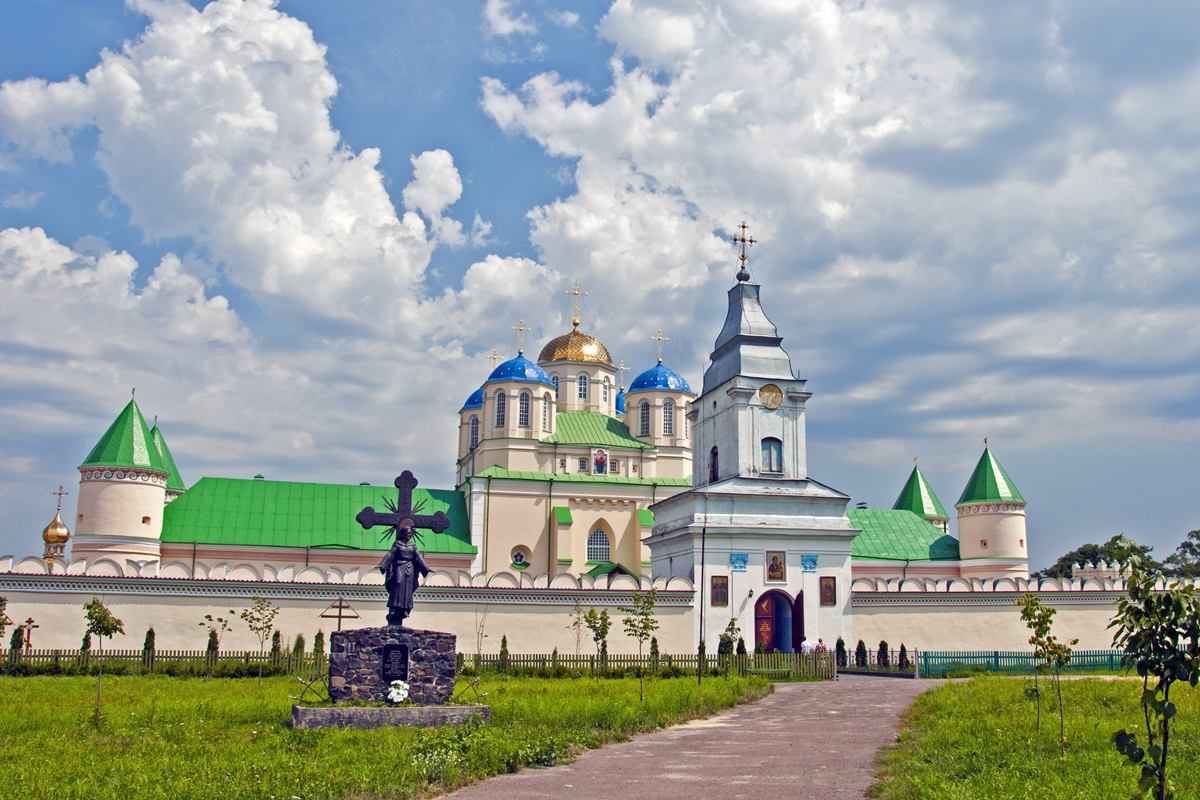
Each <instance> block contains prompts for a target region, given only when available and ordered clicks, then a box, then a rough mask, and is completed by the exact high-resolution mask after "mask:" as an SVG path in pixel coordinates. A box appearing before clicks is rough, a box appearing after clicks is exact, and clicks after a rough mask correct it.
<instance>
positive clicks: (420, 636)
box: [329, 627, 455, 711]
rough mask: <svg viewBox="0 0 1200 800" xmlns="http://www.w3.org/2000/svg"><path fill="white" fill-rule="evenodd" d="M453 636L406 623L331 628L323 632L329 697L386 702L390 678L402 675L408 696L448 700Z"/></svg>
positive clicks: (451, 690)
mask: <svg viewBox="0 0 1200 800" xmlns="http://www.w3.org/2000/svg"><path fill="white" fill-rule="evenodd" d="M454 642H455V637H454V634H452V633H441V632H438V631H418V630H413V629H412V628H395V627H386V628H358V629H356V630H350V631H335V632H334V633H332V634H330V637H329V697H330V699H331V700H333V701H334V702H335V703H351V702H354V701H356V700H361V701H365V702H368V703H386V702H388V696H387V692H388V688H389V687H390V686H391V683H392V681H394V680H402V681H405V682H406V683H408V693H409V694H408V699H409V700H411V701H412V702H414V703H417V704H419V705H426V706H432V705H443V704H445V703H448V702H450V698H451V696H452V695H453V694H454V678H455V668H454V667H455V665H454V658H455V650H454ZM364 710H367V709H364ZM372 710H379V711H383V710H397V711H399V710H402V709H372Z"/></svg>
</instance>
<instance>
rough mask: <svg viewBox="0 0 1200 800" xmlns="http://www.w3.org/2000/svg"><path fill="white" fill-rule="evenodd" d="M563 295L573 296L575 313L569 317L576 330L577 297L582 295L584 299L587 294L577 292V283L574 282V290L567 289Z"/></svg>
mask: <svg viewBox="0 0 1200 800" xmlns="http://www.w3.org/2000/svg"><path fill="white" fill-rule="evenodd" d="M563 294H573V295H575V300H574V309H575V313H574V314H572V315H571V324H572V325H574V326H575V327H576V328H578V327H579V296H580V295H583V296H584V297H587V292H581V291H579V281H575V288H574V289H568V290H567V291H565V292H563Z"/></svg>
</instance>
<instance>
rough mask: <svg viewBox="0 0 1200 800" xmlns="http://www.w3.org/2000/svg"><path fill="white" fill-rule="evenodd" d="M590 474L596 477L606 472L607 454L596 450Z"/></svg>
mask: <svg viewBox="0 0 1200 800" xmlns="http://www.w3.org/2000/svg"><path fill="white" fill-rule="evenodd" d="M592 472H593V473H594V474H596V475H603V474H604V473H606V472H608V454H607V453H605V452H604V451H603V450H597V451H596V452H595V454H594V455H593V456H592Z"/></svg>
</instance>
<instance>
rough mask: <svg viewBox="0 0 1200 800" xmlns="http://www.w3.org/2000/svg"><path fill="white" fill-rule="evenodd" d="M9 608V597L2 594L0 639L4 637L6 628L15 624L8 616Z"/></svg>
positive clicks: (0, 602)
mask: <svg viewBox="0 0 1200 800" xmlns="http://www.w3.org/2000/svg"><path fill="white" fill-rule="evenodd" d="M7 608H8V598H7V597H3V596H0V641H2V640H3V639H4V629H5V628H7V627H8V626H9V625H12V624H13V621H12V620H11V619H9V618H8V614H6V613H5V611H6V609H7Z"/></svg>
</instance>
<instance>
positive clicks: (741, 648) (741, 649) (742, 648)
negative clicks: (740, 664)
mask: <svg viewBox="0 0 1200 800" xmlns="http://www.w3.org/2000/svg"><path fill="white" fill-rule="evenodd" d="M737 654H738V655H739V656H744V655H746V640H745V639H743V638H742V637H741V636H739V637H738V645H737Z"/></svg>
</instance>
